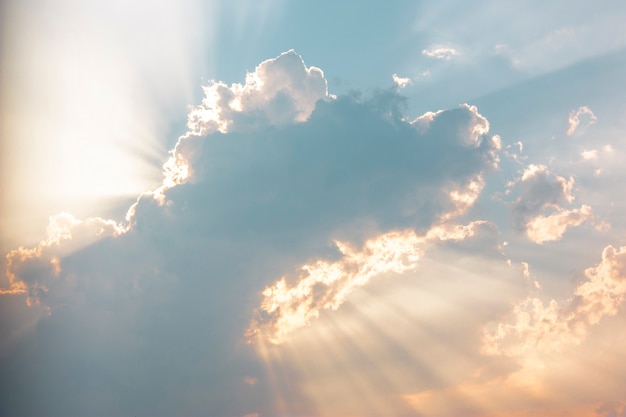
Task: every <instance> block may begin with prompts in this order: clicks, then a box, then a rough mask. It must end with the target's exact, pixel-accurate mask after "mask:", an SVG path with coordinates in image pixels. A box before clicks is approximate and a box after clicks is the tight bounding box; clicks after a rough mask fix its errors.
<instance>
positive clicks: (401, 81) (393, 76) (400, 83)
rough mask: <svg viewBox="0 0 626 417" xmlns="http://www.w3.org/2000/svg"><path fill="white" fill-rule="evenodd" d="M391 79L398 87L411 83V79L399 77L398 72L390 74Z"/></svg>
mask: <svg viewBox="0 0 626 417" xmlns="http://www.w3.org/2000/svg"><path fill="white" fill-rule="evenodd" d="M391 79H392V80H393V82H394V83H395V84H396V85H397V86H398V87H400V88H404V87H407V86H409V85H413V81H412V80H411V79H410V78H408V77H399V76H398V74H391Z"/></svg>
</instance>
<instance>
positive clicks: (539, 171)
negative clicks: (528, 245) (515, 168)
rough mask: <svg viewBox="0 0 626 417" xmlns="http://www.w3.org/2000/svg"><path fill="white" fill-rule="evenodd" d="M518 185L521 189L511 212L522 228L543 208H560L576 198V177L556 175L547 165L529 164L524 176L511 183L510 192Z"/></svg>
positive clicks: (516, 222)
mask: <svg viewBox="0 0 626 417" xmlns="http://www.w3.org/2000/svg"><path fill="white" fill-rule="evenodd" d="M518 185H519V186H520V188H521V191H520V192H519V197H518V198H517V199H516V200H515V201H514V202H513V204H512V206H511V212H512V216H513V221H514V224H515V226H516V227H517V228H518V229H521V230H524V228H525V227H526V224H527V223H528V221H529V220H530V218H532V217H534V216H535V215H536V214H538V213H540V212H541V211H542V210H544V209H546V208H553V209H558V208H559V207H560V205H561V204H563V203H571V202H572V201H573V200H574V195H573V194H572V190H573V188H574V179H573V178H571V177H570V178H569V179H565V178H564V177H561V176H558V175H555V174H553V173H551V172H550V171H549V170H548V167H546V166H545V165H534V164H530V165H528V166H527V167H526V168H525V169H524V172H523V173H522V176H521V177H520V178H518V179H517V180H516V181H514V182H512V183H510V184H509V189H508V192H509V193H510V192H511V190H512V189H513V188H514V187H516V186H518Z"/></svg>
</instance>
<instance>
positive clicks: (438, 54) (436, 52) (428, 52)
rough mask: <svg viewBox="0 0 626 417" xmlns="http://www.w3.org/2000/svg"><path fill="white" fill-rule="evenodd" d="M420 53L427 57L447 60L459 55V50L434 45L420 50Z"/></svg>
mask: <svg viewBox="0 0 626 417" xmlns="http://www.w3.org/2000/svg"><path fill="white" fill-rule="evenodd" d="M422 55H424V56H427V57H429V58H435V59H442V60H446V61H449V60H450V59H452V58H453V57H455V56H457V55H459V51H457V50H456V49H454V48H450V47H436V48H432V49H424V50H422Z"/></svg>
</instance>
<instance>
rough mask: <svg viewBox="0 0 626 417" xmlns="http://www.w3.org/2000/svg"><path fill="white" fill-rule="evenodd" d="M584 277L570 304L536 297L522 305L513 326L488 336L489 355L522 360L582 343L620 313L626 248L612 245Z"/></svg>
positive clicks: (624, 290) (625, 294)
mask: <svg viewBox="0 0 626 417" xmlns="http://www.w3.org/2000/svg"><path fill="white" fill-rule="evenodd" d="M585 277H586V281H585V282H584V283H582V284H580V285H579V286H578V287H577V288H576V290H575V291H574V297H572V298H571V299H570V300H569V301H568V303H567V305H565V306H559V304H558V302H557V301H556V300H552V301H550V302H549V303H548V304H547V305H546V304H545V303H544V302H543V301H541V300H540V299H539V298H533V297H531V298H528V299H526V300H524V301H522V302H521V303H519V304H517V305H516V306H515V308H514V310H513V313H512V319H511V321H510V322H508V323H500V324H498V325H497V327H496V329H495V330H493V331H487V332H486V333H485V339H484V351H485V352H486V353H488V354H495V355H509V356H522V357H523V356H529V355H530V356H532V355H536V354H538V353H540V352H555V351H556V352H559V351H562V350H563V349H565V348H566V347H567V346H568V345H575V344H579V343H581V342H582V341H583V340H584V339H585V337H586V336H587V333H588V332H589V329H590V328H591V327H592V326H594V325H596V324H598V323H599V322H600V320H602V319H603V318H604V317H606V316H612V315H615V314H617V312H618V311H619V309H620V308H621V306H622V304H623V302H624V299H625V298H626V247H620V248H619V249H616V248H614V247H613V246H607V247H606V248H605V249H604V250H603V252H602V259H601V261H600V263H598V264H597V265H596V266H594V267H591V268H588V269H587V270H585Z"/></svg>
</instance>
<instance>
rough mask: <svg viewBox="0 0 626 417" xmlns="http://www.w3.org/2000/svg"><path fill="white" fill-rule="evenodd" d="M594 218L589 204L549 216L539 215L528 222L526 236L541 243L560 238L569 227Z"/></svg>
mask: <svg viewBox="0 0 626 417" xmlns="http://www.w3.org/2000/svg"><path fill="white" fill-rule="evenodd" d="M592 219H593V212H592V211H591V207H589V206H587V205H582V206H581V207H580V208H579V209H573V210H561V211H558V212H557V213H555V214H552V215H549V216H542V215H539V216H537V217H533V218H532V219H530V220H529V221H528V223H526V236H528V239H529V240H530V241H531V242H535V243H539V244H541V243H544V242H550V241H554V240H559V239H561V237H563V234H565V232H566V231H567V229H568V228H570V227H575V226H579V225H581V224H582V223H584V222H585V221H589V220H592Z"/></svg>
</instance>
